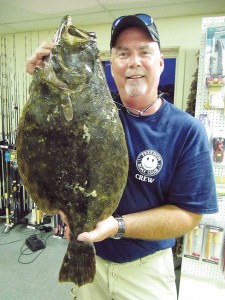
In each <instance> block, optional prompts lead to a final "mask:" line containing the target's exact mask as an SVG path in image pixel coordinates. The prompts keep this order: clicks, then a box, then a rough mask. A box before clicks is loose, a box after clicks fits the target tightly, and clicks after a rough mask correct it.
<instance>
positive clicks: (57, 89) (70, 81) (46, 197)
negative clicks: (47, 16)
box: [16, 16, 128, 286]
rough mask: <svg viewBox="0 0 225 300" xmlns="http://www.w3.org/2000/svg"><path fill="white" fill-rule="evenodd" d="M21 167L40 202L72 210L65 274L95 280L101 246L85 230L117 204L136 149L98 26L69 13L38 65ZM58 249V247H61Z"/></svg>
mask: <svg viewBox="0 0 225 300" xmlns="http://www.w3.org/2000/svg"><path fill="white" fill-rule="evenodd" d="M16 145H17V157H18V167H19V172H20V175H21V178H22V181H23V183H24V185H25V186H26V188H27V190H28V192H29V194H30V196H31V198H32V199H33V201H34V202H35V203H36V205H37V206H38V207H39V208H40V209H41V210H43V211H44V212H46V213H47V214H51V215H54V214H57V213H58V211H59V210H60V209H61V210H63V211H64V212H65V214H66V215H67V217H68V221H69V225H70V231H71V233H70V242H69V244H68V249H67V252H66V254H65V257H64V261H63V263H62V266H61V270H60V272H59V281H61V282H66V281H71V282H74V283H75V284H77V285H78V286H82V285H84V284H86V283H89V282H93V280H94V276H95V251H94V246H93V244H91V243H84V242H78V241H77V235H78V234H80V233H81V232H85V231H91V230H93V229H94V228H95V226H96V224H97V222H98V221H99V220H102V219H104V218H107V217H109V216H110V215H112V213H113V212H114V211H115V209H116V207H117V206H118V203H119V201H120V198H121V196H122V193H123V191H124V188H125V185H126V181H127V173H128V152H127V147H126V141H125V136H124V131H123V127H122V124H121V122H120V119H119V116H118V111H117V108H116V106H115V104H114V103H113V100H112V98H111V95H110V91H109V89H108V86H107V83H106V80H105V77H104V72H103V70H102V65H101V61H100V57H99V50H98V48H97V44H96V38H95V34H94V33H88V32H85V31H83V30H80V29H77V28H76V27H74V26H73V25H72V23H71V18H70V17H68V16H66V17H64V19H63V21H62V24H61V26H60V28H59V30H58V37H57V40H56V44H55V46H54V48H53V49H52V52H51V55H50V57H49V58H48V59H47V60H46V63H45V68H44V70H42V69H40V68H36V70H35V74H34V76H33V80H32V82H31V85H30V97H29V100H28V101H27V103H26V104H25V106H24V109H23V112H22V116H21V119H20V123H19V128H18V135H17V140H16ZM56 251H57V249H56Z"/></svg>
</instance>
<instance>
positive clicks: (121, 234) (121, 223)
mask: <svg viewBox="0 0 225 300" xmlns="http://www.w3.org/2000/svg"><path fill="white" fill-rule="evenodd" d="M114 218H115V219H116V220H117V222H118V231H117V233H116V235H115V236H114V237H113V238H114V239H117V240H118V239H121V238H122V237H124V234H125V222H124V218H123V217H122V216H114Z"/></svg>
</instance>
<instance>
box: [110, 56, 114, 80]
mask: <svg viewBox="0 0 225 300" xmlns="http://www.w3.org/2000/svg"><path fill="white" fill-rule="evenodd" d="M110 67H111V68H110V69H111V74H112V77H113V78H114V76H113V70H112V69H113V68H112V60H111V59H110Z"/></svg>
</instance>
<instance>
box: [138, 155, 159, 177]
mask: <svg viewBox="0 0 225 300" xmlns="http://www.w3.org/2000/svg"><path fill="white" fill-rule="evenodd" d="M136 166H137V169H138V171H139V172H140V173H141V174H142V175H144V176H146V177H151V176H155V175H156V174H158V173H159V172H160V171H161V170H162V167H163V159H162V156H161V155H160V154H159V153H158V152H156V151H154V150H145V151H143V152H141V153H140V154H139V155H138V157H137V160H136Z"/></svg>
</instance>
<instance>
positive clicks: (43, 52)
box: [26, 41, 54, 75]
mask: <svg viewBox="0 0 225 300" xmlns="http://www.w3.org/2000/svg"><path fill="white" fill-rule="evenodd" d="M53 46H54V43H53V42H48V41H44V42H43V43H41V45H40V46H39V47H38V48H37V49H36V51H35V52H34V54H33V55H31V56H30V57H28V58H27V60H26V71H27V72H28V73H29V74H31V75H32V74H34V70H35V68H36V67H40V68H42V69H43V68H44V61H43V57H46V56H49V54H50V52H51V50H52V48H53Z"/></svg>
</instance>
